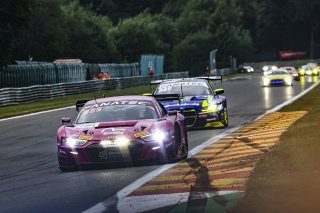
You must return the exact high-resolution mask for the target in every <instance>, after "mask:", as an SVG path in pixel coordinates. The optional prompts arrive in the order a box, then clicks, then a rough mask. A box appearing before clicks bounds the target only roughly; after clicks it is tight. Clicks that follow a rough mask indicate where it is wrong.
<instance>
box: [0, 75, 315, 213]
mask: <svg viewBox="0 0 320 213" xmlns="http://www.w3.org/2000/svg"><path fill="white" fill-rule="evenodd" d="M316 80H317V79H316V78H313V77H306V79H302V80H301V81H300V82H295V85H294V86H293V87H261V85H260V77H258V76H250V77H241V78H237V79H232V80H228V81H224V82H223V85H222V87H223V88H225V91H226V92H225V96H226V97H227V98H228V111H229V127H228V128H233V127H236V126H238V125H240V124H243V123H246V122H249V121H251V120H253V119H255V118H257V117H258V116H259V115H261V114H263V113H264V112H265V111H267V110H269V109H271V108H273V107H275V106H277V105H279V104H281V103H283V102H284V101H286V100H289V99H290V98H292V97H294V96H295V95H297V94H299V93H300V92H302V91H303V90H305V89H306V88H308V87H309V86H311V85H312V84H313V83H315V81H316ZM216 87H217V88H218V87H221V85H220V83H216ZM66 116H67V117H72V118H74V117H75V116H76V111H75V109H64V110H59V111H55V112H48V113H43V114H37V115H33V116H29V117H22V118H16V119H12V120H2V121H0V130H1V132H0V143H1V148H0V162H1V163H0V186H1V187H0V212H81V211H84V210H87V209H88V208H90V207H92V206H94V205H95V204H97V203H99V202H101V201H103V200H105V199H106V198H108V197H109V196H112V195H114V194H115V193H116V192H118V191H119V190H121V189H122V188H124V187H125V186H127V185H128V184H130V183H132V182H133V181H135V180H136V179H138V178H140V177H142V176H143V175H145V174H147V173H148V172H150V171H152V170H154V169H155V168H157V167H159V166H160V165H142V166H137V167H121V166H120V167H115V168H108V169H107V168H104V169H91V170H84V171H76V172H67V173H62V172H60V170H59V169H58V168H57V157H56V131H57V129H58V127H59V126H60V124H61V117H66ZM224 131H225V129H214V130H213V129H211V130H196V131H189V132H188V137H189V149H192V148H194V147H196V146H198V145H200V144H201V143H203V142H204V141H206V140H208V139H209V138H211V137H213V136H215V135H218V134H219V133H221V132H224Z"/></svg>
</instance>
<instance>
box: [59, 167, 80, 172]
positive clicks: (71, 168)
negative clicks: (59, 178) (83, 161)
mask: <svg viewBox="0 0 320 213" xmlns="http://www.w3.org/2000/svg"><path fill="white" fill-rule="evenodd" d="M59 169H60V171H61V172H73V171H76V170H77V168H76V167H59Z"/></svg>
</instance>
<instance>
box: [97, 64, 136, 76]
mask: <svg viewBox="0 0 320 213" xmlns="http://www.w3.org/2000/svg"><path fill="white" fill-rule="evenodd" d="M98 66H99V67H100V71H101V72H103V73H106V72H109V75H110V77H111V78H122V77H130V76H139V75H140V64H139V63H132V64H98Z"/></svg>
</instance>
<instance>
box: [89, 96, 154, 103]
mask: <svg viewBox="0 0 320 213" xmlns="http://www.w3.org/2000/svg"><path fill="white" fill-rule="evenodd" d="M110 101H150V102H154V101H155V98H154V97H150V96H143V95H127V96H114V97H106V98H99V99H96V100H95V99H93V100H90V101H88V102H87V103H86V104H95V103H104V102H110Z"/></svg>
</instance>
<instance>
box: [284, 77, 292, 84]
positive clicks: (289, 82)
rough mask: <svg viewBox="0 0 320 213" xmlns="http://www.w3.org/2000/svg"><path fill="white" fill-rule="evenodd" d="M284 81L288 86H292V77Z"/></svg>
mask: <svg viewBox="0 0 320 213" xmlns="http://www.w3.org/2000/svg"><path fill="white" fill-rule="evenodd" d="M284 81H285V82H286V84H289V85H291V84H292V79H291V78H290V77H286V78H285V79H284Z"/></svg>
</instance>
